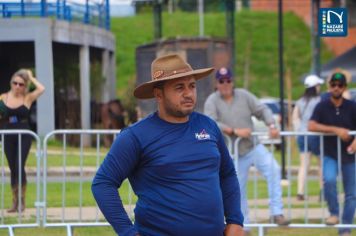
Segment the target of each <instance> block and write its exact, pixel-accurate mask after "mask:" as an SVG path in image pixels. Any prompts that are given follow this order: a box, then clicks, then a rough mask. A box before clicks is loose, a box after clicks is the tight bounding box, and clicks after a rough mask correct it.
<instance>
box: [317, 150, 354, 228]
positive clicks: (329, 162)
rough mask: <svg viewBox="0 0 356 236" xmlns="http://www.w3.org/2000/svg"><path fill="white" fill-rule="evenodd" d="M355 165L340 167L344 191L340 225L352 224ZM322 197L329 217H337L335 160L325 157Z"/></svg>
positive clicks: (345, 164)
mask: <svg viewBox="0 0 356 236" xmlns="http://www.w3.org/2000/svg"><path fill="white" fill-rule="evenodd" d="M355 165H356V164H355V163H343V164H342V165H341V172H342V184H343V186H344V191H345V202H344V210H343V213H342V221H341V223H342V224H352V223H353V220H354V215H355V206H356V188H355V183H356V181H355ZM323 168H324V169H323V179H324V195H325V200H326V202H327V203H328V208H329V212H330V215H335V216H338V215H339V202H338V197H337V187H336V183H337V179H336V178H337V174H338V163H337V160H335V159H333V158H331V157H329V156H325V157H324V162H323ZM343 232H350V229H345V228H342V229H339V233H343Z"/></svg>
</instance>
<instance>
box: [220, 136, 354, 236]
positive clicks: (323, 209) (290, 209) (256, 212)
mask: <svg viewBox="0 0 356 236" xmlns="http://www.w3.org/2000/svg"><path fill="white" fill-rule="evenodd" d="M349 134H350V135H352V136H356V131H351V132H350V133H349ZM261 135H263V136H265V135H266V133H261V132H253V133H252V136H253V137H254V140H255V141H254V142H255V143H254V145H255V146H256V143H257V140H258V137H259V136H261ZM280 135H281V136H282V137H284V138H286V139H287V140H286V145H287V147H286V151H287V153H286V157H287V183H285V185H287V196H286V199H287V207H286V208H287V209H285V210H284V211H285V212H286V213H287V218H288V219H291V220H293V219H298V218H299V219H300V218H304V223H299V224H297V223H292V224H290V225H288V227H290V228H327V227H336V228H356V224H342V222H341V223H340V224H337V225H335V226H327V225H326V224H325V218H326V216H328V210H327V205H326V203H325V201H324V192H323V190H321V193H320V196H321V199H320V206H319V207H317V208H315V207H313V206H312V205H315V204H313V203H312V204H310V202H309V193H308V192H309V190H308V182H307V183H306V184H305V189H304V190H305V197H306V200H305V201H304V202H303V204H304V206H303V208H302V209H300V208H299V209H298V208H296V206H293V203H292V200H293V197H294V198H295V196H292V191H291V190H292V189H291V188H292V183H291V182H292V181H293V174H292V168H291V167H292V156H293V153H292V148H291V146H292V144H293V142H295V140H294V138H296V137H297V136H303V137H304V141H305V150H304V151H305V152H306V151H307V149H306V148H307V143H308V139H307V137H308V136H313V135H316V136H319V140H320V147H319V148H320V160H321V167H322V166H323V161H324V158H323V157H324V142H323V138H322V137H323V136H325V135H329V136H331V135H330V134H321V133H314V132H281V133H280ZM225 140H227V142H226V143H227V145H228V147H229V145H230V147H232V149H229V150H230V153H231V155H232V157H233V159H234V163H235V166H236V168H238V165H239V148H238V147H239V142H240V141H241V139H240V138H238V139H235V140H232V139H231V138H229V137H227V136H225ZM231 143H233V144H231ZM266 146H268V147H269V149H270V150H269V151H270V152H271V153H272V155H273V156H275V150H276V146H275V144H274V143H273V142H270V144H269V145H266ZM335 148H337V150H338V157H337V159H338V177H337V178H338V181H337V182H338V194H341V192H342V187H341V186H342V175H341V174H340V173H341V140H340V138H337V147H335ZM242 158H243V157H242ZM297 158H299V157H297ZM354 158H355V160H356V153H355V154H354ZM254 163H256V162H255V161H254ZM254 166H256V164H254ZM271 166H272V167H273V165H271ZM355 167H356V162H355ZM271 171H274V170H273V169H272V170H271ZM276 171H280V170H276ZM305 171H306V172H307V169H305ZM305 174H306V176H307V177H306V179H308V173H305ZM249 177H250V178H249V179H250V180H251V179H252V182H253V188H254V189H253V191H252V192H253V199H248V200H249V202H253V210H252V212H253V214H251V212H250V215H253V218H252V220H251V222H252V223H249V224H245V227H246V228H257V230H258V235H259V236H262V235H264V231H265V229H267V228H275V227H279V226H278V225H277V224H275V223H261V219H258V216H261V210H262V211H263V210H265V209H259V207H258V206H259V205H261V204H259V203H258V199H259V197H258V182H259V179H260V178H259V177H258V175H257V171H256V169H254V170H253V171H252V172H250V176H249ZM264 181H265V182H266V180H264ZM355 182H356V179H355ZM281 184H282V183H281ZM354 194H355V196H354V197H356V193H354ZM338 199H339V203H341V204H340V207H339V219H342V217H341V216H342V211H341V209H342V207H343V204H342V202H343V201H340V195H338ZM267 204H268V203H267ZM294 205H295V204H294ZM297 207H298V206H297ZM315 210H316V213H317V214H316V215H317V216H318V217H315V212H314V217H310V215H311V213H312V212H313V211H315ZM250 211H251V210H250ZM266 214H267V218H266V217H265V219H263V220H266V219H267V220H268V216H269V213H268V210H267V213H266ZM266 214H265V215H266ZM301 216H302V217H301ZM311 221H314V222H317V221H319V223H310V222H311Z"/></svg>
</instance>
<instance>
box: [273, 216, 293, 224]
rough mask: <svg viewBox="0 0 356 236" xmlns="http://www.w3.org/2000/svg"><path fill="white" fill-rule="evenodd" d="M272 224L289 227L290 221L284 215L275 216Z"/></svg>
mask: <svg viewBox="0 0 356 236" xmlns="http://www.w3.org/2000/svg"><path fill="white" fill-rule="evenodd" d="M272 222H273V223H275V224H277V225H280V226H284V225H289V224H290V221H289V220H287V219H286V218H285V217H284V216H283V215H276V216H273V219H272Z"/></svg>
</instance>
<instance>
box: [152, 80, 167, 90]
mask: <svg viewBox="0 0 356 236" xmlns="http://www.w3.org/2000/svg"><path fill="white" fill-rule="evenodd" d="M165 82H166V81H159V82H157V83H156V84H155V85H154V86H153V88H154V89H155V88H157V89H161V90H162V89H163V87H164V84H165Z"/></svg>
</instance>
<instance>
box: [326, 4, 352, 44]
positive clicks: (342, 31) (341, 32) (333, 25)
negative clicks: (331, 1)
mask: <svg viewBox="0 0 356 236" xmlns="http://www.w3.org/2000/svg"><path fill="white" fill-rule="evenodd" d="M347 21H348V18H347V9H346V8H320V9H319V36H320V37H346V36H347V26H348V25H347Z"/></svg>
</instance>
